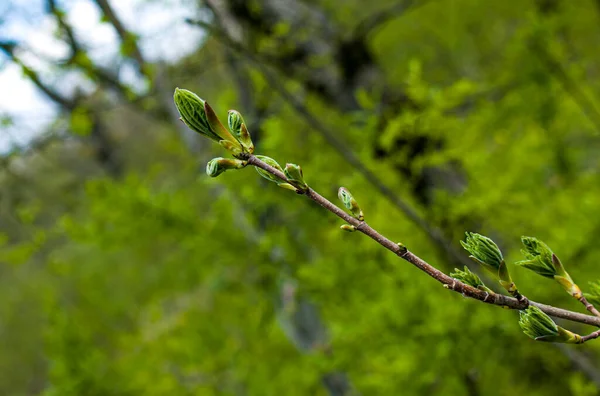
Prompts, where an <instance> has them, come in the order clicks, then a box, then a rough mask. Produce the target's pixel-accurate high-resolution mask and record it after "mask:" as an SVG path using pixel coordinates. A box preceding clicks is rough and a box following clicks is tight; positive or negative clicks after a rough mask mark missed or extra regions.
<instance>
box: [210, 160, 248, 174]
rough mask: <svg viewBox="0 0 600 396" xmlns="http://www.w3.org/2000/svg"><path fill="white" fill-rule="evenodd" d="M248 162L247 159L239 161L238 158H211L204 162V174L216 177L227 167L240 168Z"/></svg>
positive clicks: (227, 168)
mask: <svg viewBox="0 0 600 396" xmlns="http://www.w3.org/2000/svg"><path fill="white" fill-rule="evenodd" d="M247 164H248V162H247V161H241V160H238V159H231V158H222V157H217V158H213V159H211V160H210V161H208V163H207V164H206V174H207V175H208V176H210V177H217V176H219V175H220V174H221V173H223V172H225V171H226V170H229V169H241V168H243V167H245V166H246V165H247Z"/></svg>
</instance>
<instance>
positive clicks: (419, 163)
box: [0, 0, 600, 396]
mask: <svg viewBox="0 0 600 396" xmlns="http://www.w3.org/2000/svg"><path fill="white" fill-rule="evenodd" d="M251 3H252V4H253V6H255V7H259V8H260V4H261V2H258V1H255V2H251ZM306 3H307V4H312V3H315V4H318V5H319V6H320V7H322V8H323V9H326V10H328V15H329V17H331V18H333V19H334V20H335V21H336V23H338V24H339V25H340V26H343V27H345V28H347V29H348V30H350V29H351V28H352V27H353V26H355V24H356V22H357V21H356V18H357V17H356V15H357V14H360V13H364V12H365V6H364V3H363V2H362V1H348V2H339V1H333V0H323V1H314V2H313V1H307V2H306ZM392 3H393V2H391V1H383V0H382V1H371V2H369V4H370V5H372V6H373V7H374V9H375V6H377V7H381V8H383V7H385V6H387V5H389V4H392ZM542 3H544V2H542V1H538V2H536V1H525V2H520V1H497V2H479V1H475V0H460V1H439V2H435V1H431V2H428V3H427V4H426V5H423V6H420V7H418V8H416V9H415V10H414V11H411V12H409V13H406V14H405V15H402V16H401V17H399V18H396V19H393V20H390V21H389V22H388V23H386V24H385V25H383V26H381V28H380V29H378V30H376V31H374V32H373V34H372V35H371V36H369V45H370V46H371V50H372V53H373V56H374V58H375V59H376V61H377V63H378V65H379V66H380V68H381V70H382V74H381V75H380V80H378V81H377V83H376V84H375V85H373V86H372V87H368V88H361V89H357V90H356V91H355V92H353V93H352V95H354V96H355V98H354V99H355V100H356V102H357V103H358V106H357V108H355V109H352V110H345V109H340V108H339V107H335V106H333V105H332V104H331V103H329V102H327V100H325V99H323V98H322V97H319V96H318V95H316V94H314V93H310V92H307V91H304V90H303V89H302V83H301V82H299V81H296V80H286V79H285V78H280V82H281V84H282V85H283V87H284V88H285V89H287V90H289V91H290V92H291V93H292V94H293V95H295V97H296V98H298V99H299V100H301V102H302V103H304V105H306V106H307V108H308V110H309V111H310V112H311V114H313V115H314V116H315V117H316V118H317V119H318V121H319V122H320V123H321V124H323V125H324V126H325V127H326V128H328V129H329V130H330V131H331V132H332V133H334V134H335V136H337V137H338V138H339V139H342V140H343V141H344V142H346V144H347V145H348V146H349V147H350V148H351V149H352V150H353V151H354V152H355V153H357V155H358V156H359V158H360V160H361V161H362V162H363V163H364V164H365V165H366V166H368V167H369V168H370V169H372V170H375V171H376V173H377V175H378V177H380V178H381V179H382V180H383V181H384V182H385V183H386V184H387V185H389V186H390V187H391V188H392V189H393V190H394V191H395V193H396V194H397V195H398V196H400V197H402V199H404V200H405V201H407V202H409V203H410V204H411V205H412V206H414V207H415V208H416V210H417V211H418V213H419V214H420V215H421V216H422V217H424V218H425V219H426V221H427V222H428V224H431V225H432V226H435V227H437V228H440V229H442V230H443V231H444V233H445V235H447V236H448V238H449V239H450V240H452V241H453V242H454V243H455V244H456V246H457V247H458V246H459V245H458V240H459V239H461V238H462V237H463V235H464V231H467V230H468V231H478V232H479V231H481V232H482V233H484V234H485V235H490V236H491V237H493V239H494V240H495V241H496V242H497V243H498V245H499V246H500V248H501V249H502V251H503V253H504V256H505V260H506V263H507V265H508V266H509V268H510V271H511V274H512V277H513V280H514V281H515V282H516V283H517V285H518V287H519V290H520V291H521V292H522V293H523V294H525V295H526V296H528V297H530V298H532V299H534V300H536V301H541V302H545V303H550V304H554V305H559V306H561V307H565V308H568V309H572V310H582V308H583V307H582V306H580V305H579V304H577V302H576V301H572V299H571V298H570V297H569V296H568V295H566V294H565V293H564V292H562V291H561V290H560V288H559V287H558V286H557V285H556V284H554V282H553V281H551V280H547V279H543V278H540V277H538V276H536V275H535V274H533V273H530V272H529V271H527V270H525V269H523V268H520V267H517V266H514V265H513V263H514V262H515V261H517V260H520V259H521V258H522V257H521V256H520V254H519V248H520V236H521V235H535V236H537V237H539V238H540V239H542V240H544V241H545V242H546V243H548V245H549V246H551V248H552V250H553V251H554V252H555V253H556V254H557V255H558V256H559V257H560V258H561V261H562V262H563V264H564V265H565V267H566V268H567V269H568V271H569V273H570V274H571V275H572V276H573V278H574V280H575V281H576V282H577V283H578V284H579V285H580V286H581V287H582V288H583V289H584V291H585V289H586V285H587V281H593V280H596V279H597V278H600V270H599V269H598V268H597V265H596V263H597V262H598V261H599V260H600V247H599V246H598V244H597V243H596V242H595V236H596V234H597V233H598V231H599V230H600V220H598V216H597V213H598V212H599V210H600V174H599V170H600V164H599V163H598V154H597V153H598V148H599V147H600V140H599V138H598V134H599V129H598V128H599V127H600V125H596V124H595V122H594V117H595V116H594V115H593V112H594V111H596V112H597V111H598V110H597V109H598V108H600V104H599V103H598V101H597V99H596V98H597V97H598V96H599V93H600V87H599V85H600V80H598V79H597V78H596V75H597V73H598V70H599V69H600V57H599V56H598V52H597V45H596V43H597V41H598V39H599V38H600V27H599V26H600V25H599V24H598V22H599V21H600V11H599V10H598V9H596V8H595V6H594V4H593V2H592V1H591V0H590V1H583V0H582V1H574V2H567V1H557V2H556V3H557V4H559V9H558V11H555V12H552V13H544V12H541V11H540V9H542V5H543V4H542ZM549 3H553V2H549ZM302 33H303V32H297V31H296V30H294V29H293V28H292V27H290V26H288V25H286V24H285V23H284V22H280V23H278V24H277V28H276V29H274V30H273V31H272V32H271V35H267V36H257V37H254V39H255V40H256V45H257V48H258V49H261V50H270V51H282V52H283V51H286V50H289V48H288V47H286V46H290V45H292V44H293V43H295V42H301V41H302V40H303V39H304V38H303V36H302ZM135 40H136V36H130V42H128V43H127V44H128V45H125V46H123V47H122V48H121V49H122V51H123V53H124V54H129V53H131V52H132V51H133V48H130V46H131V45H132V43H133V42H134V41H135ZM292 47H293V46H292ZM540 51H542V52H540ZM227 56H228V53H227V52H226V51H225V50H224V48H223V45H222V44H220V43H219V42H218V40H216V39H214V38H208V39H207V40H206V42H205V43H203V46H202V48H200V49H199V50H198V51H197V52H196V53H194V54H193V55H191V56H189V57H188V58H186V59H184V60H182V61H181V62H180V63H178V64H176V65H173V66H171V67H170V68H169V70H168V74H169V75H170V77H171V79H172V80H173V81H174V82H175V84H174V85H177V86H180V87H185V88H188V89H190V90H192V91H194V92H197V93H198V94H200V95H201V96H202V97H203V98H204V99H206V100H208V101H209V102H210V103H211V106H212V107H213V108H214V109H215V111H216V112H217V113H218V114H219V115H220V117H221V118H222V119H223V120H224V119H225V117H226V116H225V114H226V113H225V112H226V110H227V109H229V108H236V109H238V110H239V111H240V112H241V113H242V114H243V115H244V117H245V119H246V121H247V122H248V125H249V129H250V133H251V134H254V136H257V135H258V139H257V140H256V153H257V154H264V155H268V156H270V157H273V158H274V159H276V160H277V161H278V162H279V163H281V164H285V163H286V162H293V163H297V164H300V165H301V166H302V169H303V172H304V178H305V180H306V181H307V183H308V184H309V185H310V186H311V187H312V188H314V189H315V190H316V191H319V192H320V193H321V194H323V195H325V196H326V197H328V198H329V199H331V200H334V198H335V196H336V191H337V189H338V187H339V186H342V185H343V186H345V187H348V188H349V190H350V191H352V193H353V195H354V196H355V198H356V200H357V201H359V202H360V204H361V208H362V210H364V212H365V216H366V220H367V221H368V222H369V224H371V225H372V226H373V227H375V228H376V229H378V230H379V231H380V232H381V233H382V234H384V235H386V236H388V237H390V238H393V239H394V240H398V241H401V242H402V243H404V244H405V245H406V246H407V247H408V248H409V249H410V250H411V251H413V252H415V253H416V254H418V255H419V256H421V257H423V258H424V259H426V260H428V261H429V262H430V263H432V264H434V265H436V266H437V267H438V268H440V269H441V270H443V271H444V272H446V273H449V272H450V271H451V270H452V269H453V268H454V267H456V266H458V264H457V263H455V262H453V261H452V260H451V259H449V258H448V257H447V256H446V255H445V254H444V253H442V250H441V249H440V248H439V246H437V245H436V243H435V242H433V241H432V240H431V239H430V238H429V237H428V236H427V234H426V232H424V230H422V229H421V228H419V227H417V226H416V225H415V224H414V223H413V222H411V221H410V220H409V219H408V218H407V217H406V216H405V215H404V214H403V213H402V212H401V211H398V210H397V208H395V207H394V206H393V205H392V204H391V203H390V202H389V201H387V200H386V199H385V198H383V197H382V195H381V193H380V192H379V191H378V190H377V189H376V188H374V187H373V186H372V185H371V184H369V183H368V182H367V181H366V180H365V179H364V178H363V177H362V176H361V174H360V173H359V172H358V171H357V170H356V169H354V168H353V167H352V166H350V165H348V163H347V162H345V161H344V160H343V159H342V158H341V157H340V155H339V154H338V153H337V152H336V151H335V150H334V148H333V147H332V146H330V145H328V144H326V143H325V141H324V140H323V138H322V136H320V135H319V133H317V131H316V130H315V128H314V127H313V126H311V125H310V124H309V123H307V121H306V119H305V118H304V117H303V116H302V114H301V113H299V112H298V111H296V109H294V108H293V107H292V106H290V105H289V103H287V102H286V101H285V100H282V99H281V97H280V96H279V95H277V90H275V89H274V87H273V86H272V84H270V83H269V82H268V81H267V80H266V79H265V77H264V76H263V75H262V73H261V71H260V70H258V69H255V68H253V67H252V66H248V70H249V72H248V74H247V76H248V82H249V83H250V84H251V87H252V94H253V96H254V98H255V102H256V103H258V105H257V106H258V107H262V108H264V109H266V111H265V112H264V114H263V115H262V119H261V122H260V128H259V129H260V133H258V131H256V130H253V129H252V125H253V121H256V119H257V118H258V116H257V114H256V112H254V111H253V110H252V109H244V108H243V107H241V106H242V94H241V93H240V91H239V90H238V89H237V87H236V85H235V84H234V83H233V81H232V76H231V72H230V71H229V70H228V69H227V68H226V67H224V66H223V65H224V64H225V62H226V61H227ZM328 56H329V57H332V56H333V55H332V54H325V55H323V59H316V58H315V59H311V62H312V63H311V64H310V65H307V67H309V68H311V67H314V68H318V67H321V65H327V64H329V63H330V62H331V59H330V58H328ZM548 56H550V57H551V59H555V60H556V61H557V62H558V64H559V65H560V67H561V68H562V69H560V70H557V69H556V67H555V66H556V65H553V64H552V63H548V62H547V57H548ZM563 72H564V73H563ZM280 77H282V76H280ZM283 77H285V76H283ZM384 87H392V88H393V89H397V90H402V91H403V92H404V93H405V95H406V97H407V101H409V102H410V103H411V105H410V106H404V107H402V108H399V109H397V111H392V110H393V109H392V110H390V109H388V110H386V112H385V113H383V114H382V113H381V112H380V111H379V110H380V104H381V103H383V102H385V100H386V98H385V95H384V93H383V92H384ZM173 88H174V86H173ZM3 94H4V93H3ZM582 95H583V97H584V98H586V99H585V100H586V102H582V100H581V97H582ZM99 102H101V101H99ZM158 102H160V98H157V97H153V96H150V97H148V98H146V99H145V102H144V103H143V106H145V108H146V110H145V111H142V110H140V108H139V107H135V106H134V105H133V104H118V105H117V106H114V107H113V108H109V109H107V108H106V107H101V106H100V103H98V107H99V108H100V109H101V111H100V114H101V117H102V119H103V122H104V124H105V125H106V127H107V128H108V130H110V131H111V136H112V138H113V139H114V141H115V142H117V149H116V154H115V155H116V156H117V157H118V158H119V159H120V161H121V162H122V163H123V164H124V165H123V169H124V171H123V174H122V175H120V176H118V177H115V176H112V175H110V174H108V173H107V172H106V171H105V169H103V168H102V167H101V166H99V165H98V164H97V163H95V162H94V161H93V159H92V154H91V149H90V147H89V145H88V143H87V141H86V140H85V137H81V136H80V137H81V139H75V140H73V139H66V140H60V141H57V142H51V143H50V144H48V145H46V146H45V147H43V148H42V149H41V150H37V151H34V152H26V153H24V154H19V155H13V156H11V157H8V156H7V157H6V158H7V162H6V166H4V167H3V169H2V171H1V173H0V184H1V186H2V196H1V198H0V218H1V219H2V221H1V222H0V264H1V266H0V301H1V303H0V340H1V341H0V394H6V395H27V394H43V395H48V396H50V395H52V396H54V395H56V396H58V395H61V396H62V395H67V396H69V395H309V394H315V395H325V394H327V391H326V387H324V386H323V384H322V383H323V381H324V377H325V376H327V375H329V374H331V373H343V375H344V376H345V377H346V378H347V381H348V382H349V383H350V384H351V386H352V389H353V392H355V393H360V394H364V395H397V394H402V395H424V394H432V395H525V394H526V395H553V394H557V395H559V394H560V395H583V396H586V395H595V394H598V386H600V382H599V380H598V378H599V377H600V364H598V353H599V352H600V350H599V348H600V347H599V346H598V345H599V344H598V342H590V343H589V344H586V345H585V346H583V347H569V348H571V349H570V350H568V351H567V352H565V350H564V349H559V348H557V347H555V346H554V345H551V344H546V343H536V342H534V341H532V340H530V339H529V338H527V337H526V336H525V335H523V334H522V332H521V330H520V329H519V325H518V318H519V315H518V313H517V312H515V311H510V310H501V309H498V308H496V307H492V306H488V305H486V304H480V303H478V302H476V301H471V300H467V299H464V298H462V297H461V296H460V295H457V294H455V293H451V292H449V291H447V290H445V289H443V288H441V287H439V284H438V283H436V282H435V281H434V280H432V279H430V278H428V277H426V276H425V275H423V274H421V273H419V272H418V271H417V270H416V269H415V268H412V267H410V266H409V265H408V264H407V263H405V262H403V261H402V260H399V259H398V258H397V257H395V256H394V255H392V254H389V252H386V251H384V250H383V249H381V247H380V246H378V245H377V244H375V243H373V242H372V241H370V240H368V239H366V238H364V237H363V236H361V235H360V234H358V233H344V232H342V231H340V230H339V225H340V222H339V221H338V220H337V219H336V218H335V217H333V216H332V215H330V214H329V213H327V212H325V211H323V210H322V208H320V207H318V206H316V205H314V204H313V203H311V202H308V201H307V200H305V199H303V198H302V197H298V196H296V194H294V193H293V192H290V191H286V190H283V189H281V188H278V187H277V186H275V185H274V184H272V183H269V182H268V181H266V180H263V179H261V178H260V177H258V175H257V174H256V172H254V171H253V170H252V169H242V170H239V171H238V170H235V171H234V170H232V171H228V172H226V173H225V174H223V175H221V176H220V177H219V178H218V179H210V178H208V177H207V176H206V175H205V174H204V166H205V163H206V161H207V160H208V159H210V158H211V157H215V156H220V155H225V152H224V150H222V149H220V148H219V147H218V145H210V142H208V141H207V140H204V139H202V137H200V136H198V137H197V139H198V141H199V145H200V149H198V150H195V151H193V150H190V149H189V147H188V146H187V145H186V144H185V142H184V139H181V136H180V135H179V134H178V133H177V132H176V128H175V127H176V125H174V122H173V121H172V119H169V118H168V117H166V116H164V117H162V118H160V117H161V115H160V114H159V116H158V120H159V122H157V116H156V114H157V113H158V112H157V111H156V107H157V106H158V105H156V103H158ZM584 103H587V104H584ZM86 105H87V106H93V105H94V103H86ZM589 106H591V108H590V107H589ZM590 109H591V110H590ZM590 112H592V113H590ZM253 118H255V119H254V120H253ZM67 122H70V123H71V127H72V129H73V132H75V133H76V134H79V135H85V134H88V133H89V132H90V129H91V126H90V125H89V116H88V113H87V112H85V111H83V112H80V111H75V112H73V113H71V115H70V117H69V118H68V119H67ZM415 139H423V140H424V141H425V142H429V143H427V145H426V146H427V148H426V149H425V150H423V151H422V152H420V153H419V155H418V156H415V155H414V153H413V152H411V149H410V147H411V146H410V145H409V144H407V143H406V142H409V141H412V140H415ZM429 170H435V172H434V175H437V176H436V177H438V179H435V178H434V181H435V180H437V181H439V184H435V185H434V187H435V188H433V189H430V190H429V191H428V192H427V199H422V197H421V198H420V197H419V195H418V194H417V193H416V192H415V191H416V190H415V188H414V185H415V182H416V179H417V177H418V175H421V174H422V173H423V172H425V171H429ZM465 254H466V253H465ZM488 286H489V282H488ZM303 312H305V313H306V317H310V318H313V319H310V320H314V318H320V321H321V322H322V326H323V327H322V328H320V327H319V328H318V331H317V333H318V334H317V336H316V339H315V340H313V342H308V343H306V342H305V343H304V344H303V341H302V340H301V339H300V338H299V337H300V336H301V334H300V335H299V334H294V332H295V331H297V329H298V328H297V326H295V325H294V321H297V320H299V318H302V317H303V316H301V315H300V313H303ZM315 315H316V316H315ZM305 320H308V319H305ZM559 324H560V325H561V326H564V327H566V328H570V329H572V330H574V331H578V332H583V333H586V332H588V331H589V330H590V329H589V328H584V327H582V326H578V325H573V324H567V323H559ZM585 362H591V370H590V369H586V368H585V367H584V366H585ZM588 368H589V367H588Z"/></svg>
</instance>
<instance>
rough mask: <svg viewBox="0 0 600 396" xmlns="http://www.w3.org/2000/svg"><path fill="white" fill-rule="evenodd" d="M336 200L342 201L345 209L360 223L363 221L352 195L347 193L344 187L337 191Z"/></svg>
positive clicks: (361, 213) (360, 211) (363, 217)
mask: <svg viewBox="0 0 600 396" xmlns="http://www.w3.org/2000/svg"><path fill="white" fill-rule="evenodd" d="M338 198H339V199H340V201H342V203H343V204H344V206H345V207H346V209H348V210H349V211H350V212H351V213H352V215H353V216H354V217H356V218H357V219H358V220H360V221H363V220H364V219H365V216H364V215H363V212H362V210H361V209H360V207H359V206H358V202H356V200H355V199H354V197H353V196H352V194H350V191H348V190H347V189H345V188H344V187H340V189H339V190H338Z"/></svg>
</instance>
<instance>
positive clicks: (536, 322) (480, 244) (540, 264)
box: [450, 232, 600, 344]
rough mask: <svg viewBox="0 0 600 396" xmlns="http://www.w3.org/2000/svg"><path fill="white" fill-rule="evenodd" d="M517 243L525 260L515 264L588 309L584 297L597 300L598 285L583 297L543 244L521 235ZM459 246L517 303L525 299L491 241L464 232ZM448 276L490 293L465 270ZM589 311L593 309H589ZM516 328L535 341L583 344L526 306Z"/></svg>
mask: <svg viewBox="0 0 600 396" xmlns="http://www.w3.org/2000/svg"><path fill="white" fill-rule="evenodd" d="M521 242H522V243H523V247H524V248H523V249H522V250H521V252H522V253H523V255H524V256H525V260H522V261H518V262H516V263H515V264H516V265H519V266H521V267H524V268H527V269H529V270H532V271H533V272H535V273H536V274H538V275H541V276H543V277H545V278H550V279H553V280H555V281H556V282H557V283H558V284H559V285H561V286H562V287H563V288H564V289H565V290H566V291H567V292H568V293H569V294H570V295H571V296H573V297H574V298H576V299H578V300H580V301H582V302H584V303H585V304H586V307H587V308H588V309H589V308H590V307H592V306H591V305H589V303H588V302H587V301H586V300H585V297H589V298H590V300H594V301H600V284H598V285H594V284H592V286H593V287H592V289H593V290H594V293H592V294H589V295H586V296H585V297H584V295H583V293H582V292H581V289H580V288H579V287H578V286H577V285H576V284H575V282H573V279H572V278H571V276H570V275H569V274H568V273H567V271H566V270H565V268H564V267H563V265H562V263H561V262H560V260H559V259H558V257H557V256H556V255H555V254H554V252H552V250H551V249H550V248H549V247H548V245H546V244H545V243H544V242H542V241H540V240H538V239H536V238H533V237H525V236H524V237H521ZM461 244H462V246H463V247H464V248H465V250H467V251H468V252H469V253H471V256H469V257H470V258H472V259H473V260H474V261H475V262H477V263H479V264H481V265H482V266H483V267H484V268H486V269H487V270H489V271H490V272H492V273H493V274H494V275H495V276H496V278H497V279H498V280H499V282H500V284H501V285H502V286H503V287H504V288H505V289H506V290H507V291H508V292H509V293H510V294H512V295H513V296H515V297H517V298H518V299H519V297H521V298H520V299H521V301H525V300H526V299H525V298H524V297H522V296H521V295H520V294H519V292H518V291H517V288H516V286H515V283H514V282H513V281H512V279H511V277H510V274H509V273H508V269H507V267H506V263H505V261H504V258H503V256H502V252H500V249H499V248H498V246H497V245H496V244H495V243H494V241H492V240H491V239H490V238H488V237H485V236H483V235H479V234H475V233H469V232H467V238H466V240H465V241H461ZM450 276H452V277H454V278H455V279H457V280H459V281H461V282H463V283H465V284H467V285H470V286H472V287H475V288H477V289H479V290H484V291H486V292H492V291H491V290H490V289H489V288H487V287H486V286H485V285H484V284H483V282H482V281H481V279H480V278H479V277H478V276H477V275H476V274H474V273H473V272H471V271H470V270H469V269H468V268H467V267H465V269H464V271H460V270H458V269H456V270H455V272H454V273H452V274H450ZM592 310H594V309H593V307H592ZM519 325H520V326H521V329H522V330H523V332H524V333H525V334H526V335H527V336H529V337H531V338H533V339H534V340H536V341H547V342H562V343H569V344H579V343H582V342H583V341H584V339H582V337H581V336H580V335H578V334H575V333H572V332H570V331H568V330H566V329H563V328H562V327H560V326H557V325H556V323H554V321H553V320H552V319H551V318H550V317H549V316H548V315H546V314H545V313H544V312H542V311H541V310H540V309H539V308H537V307H535V306H528V307H527V308H526V309H523V310H521V311H520V320H519Z"/></svg>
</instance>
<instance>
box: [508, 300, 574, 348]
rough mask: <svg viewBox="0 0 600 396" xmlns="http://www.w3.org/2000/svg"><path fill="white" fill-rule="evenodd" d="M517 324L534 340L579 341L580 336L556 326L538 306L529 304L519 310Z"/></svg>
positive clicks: (569, 342) (572, 342)
mask: <svg viewBox="0 0 600 396" xmlns="http://www.w3.org/2000/svg"><path fill="white" fill-rule="evenodd" d="M519 317H520V319H519V326H521V329H522V330H523V333H525V334H526V335H527V336H528V337H530V338H533V339H534V340H536V341H546V342H560V343H567V344H579V343H581V336H580V335H578V334H575V333H572V332H570V331H568V330H565V329H563V328H562V327H560V326H557V325H556V323H554V321H553V320H552V319H551V318H550V317H549V316H548V315H546V314H545V313H544V312H542V310H541V309H539V308H538V307H534V306H530V307H528V308H527V309H525V310H522V311H520V312H519Z"/></svg>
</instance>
